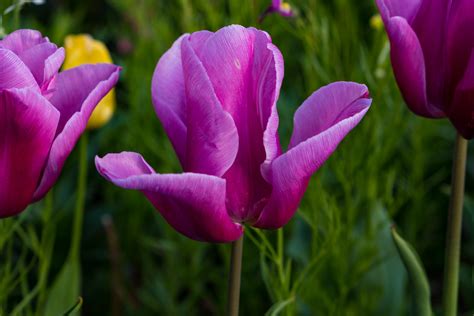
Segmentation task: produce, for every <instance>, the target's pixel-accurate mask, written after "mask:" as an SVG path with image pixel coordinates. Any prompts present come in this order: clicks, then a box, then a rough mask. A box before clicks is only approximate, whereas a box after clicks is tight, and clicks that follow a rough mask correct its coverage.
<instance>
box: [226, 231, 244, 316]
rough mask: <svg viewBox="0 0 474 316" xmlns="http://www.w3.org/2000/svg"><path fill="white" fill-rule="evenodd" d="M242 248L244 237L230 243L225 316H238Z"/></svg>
mask: <svg viewBox="0 0 474 316" xmlns="http://www.w3.org/2000/svg"><path fill="white" fill-rule="evenodd" d="M243 246H244V236H242V237H240V238H239V239H237V240H236V241H234V242H233V243H232V252H231V257H230V273H229V289H228V301H227V302H228V303H227V304H228V305H227V315H228V316H238V315H239V300H240V274H241V271H242V250H243Z"/></svg>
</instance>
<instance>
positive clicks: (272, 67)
mask: <svg viewBox="0 0 474 316" xmlns="http://www.w3.org/2000/svg"><path fill="white" fill-rule="evenodd" d="M267 48H268V49H269V50H270V51H271V53H272V54H271V57H270V60H268V61H267V62H266V68H265V69H264V70H263V71H262V73H261V74H260V81H259V83H258V91H257V98H258V99H257V106H258V109H259V113H260V120H261V121H262V126H265V125H266V128H265V131H264V132H263V145H264V147H265V154H266V157H265V161H264V162H263V163H262V165H261V166H260V169H261V173H262V175H263V177H264V178H265V180H267V181H268V180H269V179H268V178H267V175H268V172H271V171H270V170H269V169H270V165H271V162H272V161H273V159H275V158H276V157H277V156H279V155H280V154H281V145H280V139H279V137H278V124H279V118H278V112H277V100H278V97H279V95H280V88H281V84H282V82H283V75H284V60H283V56H282V55H281V52H280V50H279V49H278V48H277V47H276V46H275V45H273V44H271V43H268V44H267ZM257 50H258V49H256V51H257ZM254 62H255V61H254Z"/></svg>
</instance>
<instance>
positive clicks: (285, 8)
mask: <svg viewBox="0 0 474 316" xmlns="http://www.w3.org/2000/svg"><path fill="white" fill-rule="evenodd" d="M270 13H278V14H280V15H281V16H284V17H292V16H294V14H295V13H294V12H293V9H292V8H291V6H290V4H289V3H288V2H284V1H283V0H272V4H271V5H270V6H269V7H268V8H267V9H266V10H265V12H263V14H262V15H261V16H260V18H259V23H261V22H262V21H263V19H264V18H265V17H266V16H267V15H268V14H270Z"/></svg>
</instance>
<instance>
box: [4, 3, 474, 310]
mask: <svg viewBox="0 0 474 316" xmlns="http://www.w3.org/2000/svg"><path fill="white" fill-rule="evenodd" d="M8 2H9V1H8V0H2V2H1V3H0V6H1V7H3V8H0V9H4V8H5V7H6V6H8V5H9V3H8ZM269 2H270V1H269V0H268V1H266V0H230V1H224V0H193V1H191V0H179V1H164V0H82V1H73V0H70V1H66V0H47V2H46V4H45V5H42V6H33V5H27V6H25V8H24V10H23V11H22V16H21V27H23V28H36V29H39V30H40V31H42V32H43V34H45V35H46V36H48V37H49V38H50V39H51V40H52V41H54V42H56V43H58V44H62V42H63V40H64V37H65V36H66V35H67V34H70V33H90V34H92V35H93V36H94V37H96V38H98V39H100V40H102V41H104V42H105V43H106V44H107V45H108V47H109V49H111V51H112V54H113V58H114V60H115V62H116V63H117V64H120V65H121V66H122V67H123V72H122V76H121V80H120V83H119V85H118V88H117V99H118V109H117V113H116V115H115V116H114V118H113V120H112V121H111V122H110V123H109V124H108V125H106V126H105V127H104V128H102V129H100V130H99V131H94V132H92V133H91V134H90V135H89V136H90V137H89V139H90V146H89V157H88V158H89V163H90V164H91V165H92V164H93V157H94V155H96V154H100V155H103V154H105V153H107V152H116V151H123V150H126V151H137V152H140V153H142V154H143V156H144V157H145V158H146V160H147V161H148V162H149V163H150V164H151V165H152V166H153V167H154V168H155V169H156V170H157V171H158V172H166V173H171V172H180V167H179V164H178V160H177V158H176V156H175V154H174V152H173V150H172V147H171V145H170V143H169V141H168V139H167V138H166V135H165V134H164V132H163V129H162V127H161V125H160V123H159V121H158V119H156V117H155V114H154V110H153V108H152V104H151V96H150V82H151V77H152V74H153V71H154V67H155V65H156V63H157V61H158V59H159V57H160V56H161V55H162V54H163V53H164V52H165V51H166V50H167V49H168V48H169V47H170V46H171V44H172V43H173V41H174V40H175V39H176V38H177V37H179V36H180V34H182V33H185V32H193V31H196V30H200V29H209V30H213V31H215V30H217V29H219V28H220V27H222V26H225V25H228V24H232V23H236V24H242V25H245V26H256V27H258V28H261V29H264V30H266V31H267V32H268V33H269V34H270V35H271V36H272V38H273V42H274V43H275V44H276V45H277V46H278V47H279V48H280V50H281V51H282V53H283V56H284V57H285V80H284V83H283V87H282V92H281V97H280V100H279V103H278V109H279V113H280V122H281V123H280V134H281V135H282V139H283V141H284V143H285V144H286V143H287V142H288V139H289V136H290V135H291V129H292V116H293V113H294V111H295V110H296V108H297V107H298V106H299V105H300V104H301V103H302V101H303V100H304V99H305V98H306V97H307V96H309V95H310V94H311V93H312V92H313V91H314V90H315V89H317V88H319V87H320V86H322V85H325V84H328V83H330V82H332V81H337V80H351V81H357V82H362V83H366V84H367V85H368V86H369V89H370V91H371V95H372V97H373V100H374V101H373V106H372V108H371V110H370V111H369V113H368V115H367V116H366V118H365V119H364V120H363V122H362V123H361V124H360V125H359V126H358V127H357V128H356V129H355V130H354V131H353V132H352V133H351V134H350V135H349V136H348V137H347V138H346V140H344V141H343V142H342V144H341V145H340V146H339V149H338V150H337V151H336V152H335V153H334V154H333V156H332V157H331V158H330V159H329V160H328V162H327V163H326V164H325V165H324V166H323V167H322V168H321V169H320V170H319V171H318V172H317V173H316V175H315V176H314V178H313V179H312V181H311V183H310V186H309V188H308V190H307V193H306V195H305V197H304V199H303V201H302V203H301V206H300V210H299V212H298V214H297V215H296V216H295V218H294V219H293V220H292V221H291V222H290V223H289V224H288V225H287V226H286V227H285V228H284V230H283V232H282V233H281V234H279V233H277V232H271V231H270V232H262V231H256V230H253V229H250V228H249V229H247V237H246V241H245V246H244V270H243V274H242V294H241V313H242V315H263V314H265V313H266V312H267V311H269V315H270V314H272V315H276V314H279V313H280V314H282V315H285V314H289V315H291V314H297V315H415V314H414V313H413V312H412V307H413V304H412V302H411V300H410V298H409V297H410V295H409V294H410V292H409V291H408V288H409V285H408V282H407V278H406V272H405V269H404V267H403V265H402V263H401V261H400V260H399V258H398V255H397V253H396V249H395V248H394V245H393V243H392V240H391V238H390V226H391V225H392V223H393V222H396V223H397V225H398V227H399V230H400V231H401V232H402V233H403V236H404V237H405V239H406V240H407V241H409V242H410V243H411V244H412V245H413V246H414V248H415V249H417V251H418V252H419V254H420V257H421V260H422V261H423V264H424V266H425V267H426V269H427V275H428V278H429V280H430V286H431V293H432V303H433V306H434V310H435V311H438V312H439V310H440V301H441V300H440V290H441V282H442V272H443V271H442V269H443V254H444V239H445V238H444V234H445V233H444V232H445V225H446V224H445V223H446V217H447V215H446V211H447V208H448V199H449V186H450V168H451V155H452V154H451V152H452V147H453V141H454V135H455V133H454V130H453V129H452V128H451V127H450V125H449V123H448V122H446V121H445V120H426V119H422V118H419V117H415V116H414V115H413V114H412V113H410V112H409V111H408V109H407V108H406V106H405V105H404V102H403V100H402V98H401V96H400V93H399V92H398V90H397V87H396V83H395V81H394V78H393V75H392V71H391V67H390V60H389V47H388V43H387V40H386V35H385V33H384V31H383V30H374V29H371V28H370V25H369V20H370V17H371V16H372V15H373V14H375V13H376V8H375V5H374V3H373V2H372V1H371V0H360V1H355V0H334V1H324V0H291V1H290V3H291V5H292V6H293V7H294V8H295V9H296V10H297V13H298V15H297V17H296V18H294V19H285V18H282V17H280V16H278V15H271V16H268V17H267V18H266V19H265V21H264V22H263V24H261V25H257V19H258V16H259V14H260V13H261V12H262V11H263V10H264V9H265V8H266V6H267V5H268V4H269ZM12 25H13V17H12V16H11V15H9V16H6V17H5V19H4V26H5V28H6V29H7V30H9V27H11V26H12ZM471 149H472V148H471ZM77 155H78V153H77V152H74V153H73V154H72V155H71V157H70V158H69V159H68V162H67V165H66V167H65V169H64V172H63V174H62V176H61V179H60V181H59V182H58V183H57V185H56V187H55V190H54V205H53V211H52V212H45V210H44V208H46V206H45V204H46V203H45V202H41V203H38V204H36V205H33V206H32V207H30V208H29V209H28V210H27V211H26V212H24V213H23V214H22V215H21V216H19V217H17V218H14V219H7V220H2V221H0V310H3V311H4V312H5V313H7V314H8V311H10V313H12V314H14V313H13V312H12V311H13V309H14V308H15V306H16V308H17V310H16V311H17V312H18V313H17V314H18V315H33V314H35V313H36V314H37V315H41V313H42V309H41V308H42V304H44V302H45V300H46V297H47V295H48V289H49V288H50V286H51V282H52V280H54V276H55V275H56V274H57V273H58V272H59V270H60V268H61V267H62V265H63V263H64V261H65V259H66V255H67V253H68V247H69V244H70V233H71V225H72V224H71V222H72V218H73V216H72V214H73V210H74V195H75V183H76V176H77V159H78V158H77ZM470 158H471V156H470ZM471 161H472V159H469V160H468V175H467V186H466V188H467V189H466V190H467V197H466V206H465V217H464V233H463V250H462V258H461V260H462V269H461V270H462V271H461V281H460V311H461V312H462V313H463V314H462V315H472V313H473V312H474V301H473V300H472V298H473V297H474V288H473V287H474V284H473V283H474V282H473V281H474V280H473V278H474V276H473V271H474V194H473V179H474V164H472V163H470V162H471ZM88 179H89V180H88V181H89V182H88V192H87V203H86V217H85V221H84V232H83V242H82V255H81V258H82V262H81V264H82V278H83V279H82V296H83V297H84V304H83V306H82V312H83V314H84V315H113V316H115V315H221V314H223V311H224V310H225V302H226V286H227V284H226V283H227V270H228V261H229V246H228V245H213V244H204V243H197V242H194V241H191V240H189V239H186V238H185V237H183V236H181V235H179V234H178V233H177V232H175V231H173V230H172V229H171V228H170V227H169V226H168V225H167V224H166V222H165V221H164V220H163V219H162V218H161V217H160V216H159V215H158V214H157V213H156V211H155V210H154V209H153V207H152V206H151V205H150V204H149V203H148V202H147V201H146V200H145V199H144V198H143V197H142V196H141V194H139V193H137V192H131V191H124V190H122V189H119V188H117V187H115V186H113V185H111V184H109V183H108V182H106V181H105V180H104V179H102V178H101V177H100V176H99V175H98V174H97V173H96V172H95V170H94V168H89V174H88ZM53 242H54V252H53V251H52V247H53V245H52V244H53ZM41 269H43V270H41ZM41 271H43V273H41ZM44 271H49V274H48V277H46V279H45V276H44V275H45V273H44ZM41 276H42V277H41ZM36 288H38V289H36ZM31 293H33V294H31ZM28 294H30V295H28ZM74 304H75V302H70V304H69V306H73V305H74Z"/></svg>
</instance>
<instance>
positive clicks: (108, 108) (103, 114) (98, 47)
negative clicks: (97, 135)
mask: <svg viewBox="0 0 474 316" xmlns="http://www.w3.org/2000/svg"><path fill="white" fill-rule="evenodd" d="M64 48H65V50H66V58H65V59H64V64H63V69H64V70H66V69H70V68H74V67H77V66H80V65H83V64H98V63H109V64H111V63H112V58H111V57H110V53H109V51H108V50H107V47H106V46H105V45H104V43H102V42H100V41H97V40H95V39H93V38H92V37H91V36H90V35H87V34H80V35H68V36H66V40H65V41H64ZM114 111H115V91H114V89H112V90H111V91H110V92H109V93H108V94H107V95H106V96H105V97H104V98H103V99H102V100H101V101H100V102H99V104H98V105H97V107H96V108H95V110H94V112H92V115H91V117H90V119H89V122H88V123H87V128H88V129H96V128H99V127H102V126H104V125H105V124H106V123H107V122H108V121H109V120H110V119H111V118H112V115H113V114H114Z"/></svg>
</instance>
